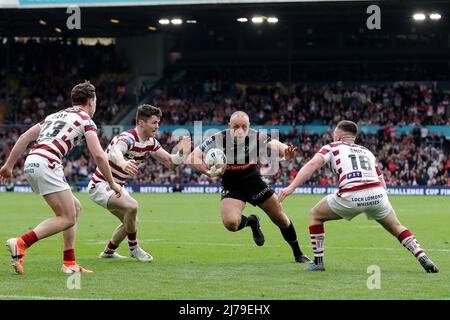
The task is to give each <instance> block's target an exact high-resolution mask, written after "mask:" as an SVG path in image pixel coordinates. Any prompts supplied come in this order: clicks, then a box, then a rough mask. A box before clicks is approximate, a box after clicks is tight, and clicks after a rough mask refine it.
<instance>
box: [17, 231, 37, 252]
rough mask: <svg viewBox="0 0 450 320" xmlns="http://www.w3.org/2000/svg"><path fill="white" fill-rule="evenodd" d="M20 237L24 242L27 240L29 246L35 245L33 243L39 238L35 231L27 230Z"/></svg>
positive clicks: (26, 243)
mask: <svg viewBox="0 0 450 320" xmlns="http://www.w3.org/2000/svg"><path fill="white" fill-rule="evenodd" d="M20 238H21V239H22V240H23V242H25V245H26V246H27V248H29V247H31V246H32V245H33V243H35V242H37V241H38V240H39V239H38V237H37V235H36V233H35V232H34V231H30V232H27V233H25V234H24V235H23V236H21V237H20Z"/></svg>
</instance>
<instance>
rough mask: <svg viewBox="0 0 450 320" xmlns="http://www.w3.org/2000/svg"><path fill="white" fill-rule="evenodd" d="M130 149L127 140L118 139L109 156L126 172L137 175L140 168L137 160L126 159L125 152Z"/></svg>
mask: <svg viewBox="0 0 450 320" xmlns="http://www.w3.org/2000/svg"><path fill="white" fill-rule="evenodd" d="M127 151H128V145H127V144H126V143H125V142H122V141H118V142H117V143H116V144H114V145H113V146H111V152H110V153H109V158H110V160H112V161H113V162H114V163H117V165H118V166H119V167H121V168H122V170H123V171H125V172H126V173H128V174H130V175H132V176H134V175H137V174H138V172H139V170H138V167H137V166H136V161H134V160H132V159H131V160H128V161H127V160H125V158H124V154H125V153H126V152H127Z"/></svg>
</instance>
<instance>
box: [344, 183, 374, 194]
mask: <svg viewBox="0 0 450 320" xmlns="http://www.w3.org/2000/svg"><path fill="white" fill-rule="evenodd" d="M376 187H381V182H375V183H369V184H363V185H361V186H356V187H351V188H348V189H339V191H338V193H344V192H352V191H359V190H365V189H370V188H376Z"/></svg>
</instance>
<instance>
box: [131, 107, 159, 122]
mask: <svg viewBox="0 0 450 320" xmlns="http://www.w3.org/2000/svg"><path fill="white" fill-rule="evenodd" d="M152 116H157V117H158V118H161V116H162V112H161V109H160V108H158V107H154V106H152V105H149V104H142V105H140V106H139V107H138V109H137V112H136V124H137V123H138V121H139V120H144V121H147V120H148V119H150V118H151V117H152Z"/></svg>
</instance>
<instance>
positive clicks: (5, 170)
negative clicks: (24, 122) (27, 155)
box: [0, 124, 41, 183]
mask: <svg viewBox="0 0 450 320" xmlns="http://www.w3.org/2000/svg"><path fill="white" fill-rule="evenodd" d="M40 133H41V126H40V125H39V124H36V125H34V126H33V127H31V128H30V129H28V130H27V131H26V132H24V133H23V134H21V135H20V137H19V139H17V142H16V144H15V145H14V147H13V148H12V150H11V153H10V154H9V156H8V159H7V160H6V163H5V164H4V165H3V166H2V168H1V169H0V183H5V182H6V181H8V180H9V179H10V178H11V176H12V170H13V168H14V165H15V164H16V162H17V160H18V159H19V158H20V157H21V156H22V154H23V153H24V152H25V150H26V149H27V147H28V145H29V144H30V143H31V142H32V141H35V140H36V139H37V138H38V137H39V134H40Z"/></svg>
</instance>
